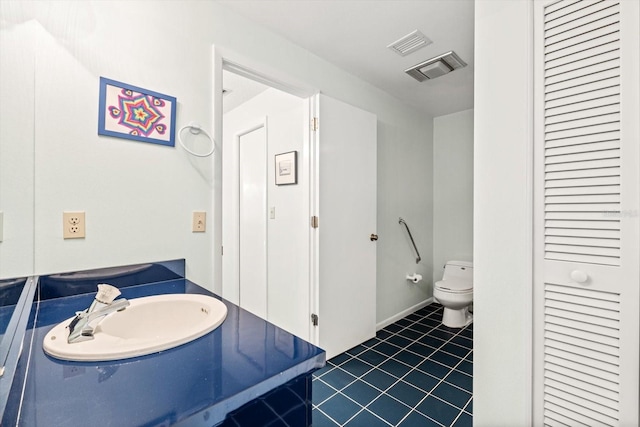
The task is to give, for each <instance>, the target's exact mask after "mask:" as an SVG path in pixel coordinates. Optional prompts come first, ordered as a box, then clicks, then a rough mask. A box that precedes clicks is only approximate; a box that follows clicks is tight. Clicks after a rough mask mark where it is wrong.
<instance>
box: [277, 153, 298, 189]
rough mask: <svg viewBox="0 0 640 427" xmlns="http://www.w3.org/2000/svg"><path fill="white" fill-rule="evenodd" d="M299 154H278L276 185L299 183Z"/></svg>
mask: <svg viewBox="0 0 640 427" xmlns="http://www.w3.org/2000/svg"><path fill="white" fill-rule="evenodd" d="M297 169H298V152H297V151H289V152H288V153H282V154H276V185H290V184H297V183H298V170H297Z"/></svg>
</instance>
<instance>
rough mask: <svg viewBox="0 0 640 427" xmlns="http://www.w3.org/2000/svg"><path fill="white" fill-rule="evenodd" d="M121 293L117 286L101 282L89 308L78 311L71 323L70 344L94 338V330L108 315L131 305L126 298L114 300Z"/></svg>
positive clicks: (68, 339) (68, 340)
mask: <svg viewBox="0 0 640 427" xmlns="http://www.w3.org/2000/svg"><path fill="white" fill-rule="evenodd" d="M118 295H120V291H119V290H118V288H116V287H115V286H111V285H107V284H100V285H98V293H97V294H96V298H95V299H94V300H93V302H92V303H91V305H90V306H89V308H87V309H86V310H83V311H78V312H76V317H75V318H74V319H73V320H72V321H71V323H69V326H67V328H69V337H68V338H67V342H68V343H69V344H72V343H76V342H82V341H88V340H92V339H93V332H94V330H95V328H96V326H98V324H99V323H100V322H101V321H102V319H104V318H105V317H106V316H107V315H109V314H111V313H114V312H116V311H122V310H124V309H125V308H127V307H128V306H129V301H127V300H126V299H125V298H121V299H119V300H116V301H114V299H115V298H116V297H117V296H118Z"/></svg>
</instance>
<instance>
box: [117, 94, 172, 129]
mask: <svg viewBox="0 0 640 427" xmlns="http://www.w3.org/2000/svg"><path fill="white" fill-rule="evenodd" d="M164 105H165V102H164V100H162V99H160V98H154V97H153V96H150V95H145V94H143V93H137V92H133V91H131V90H127V89H123V90H122V94H121V95H118V105H117V106H110V107H109V114H111V117H113V118H116V119H119V121H118V123H119V124H120V125H122V126H124V127H126V128H128V129H129V130H130V132H129V133H130V134H131V135H135V136H145V137H148V136H149V135H151V133H153V132H154V131H156V132H158V133H159V134H161V135H162V134H164V133H165V132H166V130H167V126H166V125H164V124H161V123H159V122H160V121H161V120H162V119H164V118H165V116H164V115H163V114H162V113H161V112H160V110H158V107H163V106H164Z"/></svg>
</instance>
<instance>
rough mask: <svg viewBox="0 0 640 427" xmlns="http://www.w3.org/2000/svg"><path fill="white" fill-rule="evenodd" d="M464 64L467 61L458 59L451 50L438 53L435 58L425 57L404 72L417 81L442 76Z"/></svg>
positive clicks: (464, 65)
mask: <svg viewBox="0 0 640 427" xmlns="http://www.w3.org/2000/svg"><path fill="white" fill-rule="evenodd" d="M466 66H467V63H466V62H464V61H463V60H462V59H460V57H459V56H458V55H456V53H455V52H453V51H451V52H447V53H443V54H442V55H438V56H436V57H435V58H431V59H427V60H426V61H424V62H421V63H419V64H417V65H414V66H413V67H411V68H409V69H408V70H405V71H404V72H405V73H407V74H409V75H410V76H411V77H413V78H414V79H416V80H418V81H419V82H423V81H425V80H430V79H435V78H436V77H440V76H443V75H445V74H447V73H450V72H452V71H453V70H455V69H457V68H462V67H466Z"/></svg>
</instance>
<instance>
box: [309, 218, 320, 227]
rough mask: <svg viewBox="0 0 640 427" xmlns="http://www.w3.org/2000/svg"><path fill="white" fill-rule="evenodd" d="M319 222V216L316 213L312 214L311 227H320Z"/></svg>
mask: <svg viewBox="0 0 640 427" xmlns="http://www.w3.org/2000/svg"><path fill="white" fill-rule="evenodd" d="M318 222H319V219H318V217H317V216H315V215H314V216H312V217H311V228H318Z"/></svg>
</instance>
